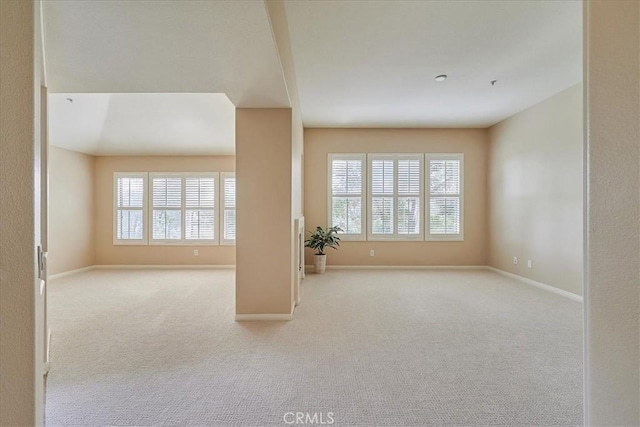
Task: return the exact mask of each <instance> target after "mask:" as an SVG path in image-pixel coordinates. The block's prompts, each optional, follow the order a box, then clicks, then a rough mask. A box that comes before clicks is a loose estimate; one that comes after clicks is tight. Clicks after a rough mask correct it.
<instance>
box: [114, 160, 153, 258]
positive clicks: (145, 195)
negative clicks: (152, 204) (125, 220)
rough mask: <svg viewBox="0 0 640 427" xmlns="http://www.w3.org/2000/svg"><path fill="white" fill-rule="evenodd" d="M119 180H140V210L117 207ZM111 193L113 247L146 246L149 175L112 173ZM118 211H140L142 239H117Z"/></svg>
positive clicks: (144, 173) (143, 173)
mask: <svg viewBox="0 0 640 427" xmlns="http://www.w3.org/2000/svg"><path fill="white" fill-rule="evenodd" d="M120 178H142V208H138V207H135V208H134V207H124V206H123V207H119V206H118V179H120ZM112 185H113V187H112V189H111V190H112V191H113V208H112V215H113V224H112V226H113V230H112V237H113V245H114V246H120V245H147V237H148V234H147V228H148V225H147V224H146V221H147V220H148V218H147V210H148V208H149V205H148V200H149V195H148V192H149V173H148V172H114V173H113V182H112ZM118 210H131V211H138V210H142V239H118V226H117V224H118V218H117V217H118Z"/></svg>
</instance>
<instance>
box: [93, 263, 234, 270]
mask: <svg viewBox="0 0 640 427" xmlns="http://www.w3.org/2000/svg"><path fill="white" fill-rule="evenodd" d="M93 268H95V269H96V270H235V268H236V266H235V265H215V264H192V265H127V264H122V265H116V264H102V265H94V266H93Z"/></svg>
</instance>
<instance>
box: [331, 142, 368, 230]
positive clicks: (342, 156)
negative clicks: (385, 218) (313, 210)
mask: <svg viewBox="0 0 640 427" xmlns="http://www.w3.org/2000/svg"><path fill="white" fill-rule="evenodd" d="M334 160H346V161H349V160H359V161H360V162H361V164H362V187H361V191H360V195H359V196H358V195H354V194H347V193H345V194H342V193H336V194H334V193H333V161H334ZM367 188H368V186H367V155H366V154H364V153H329V155H328V156H327V224H328V225H329V227H333V198H334V197H360V218H361V220H360V221H361V223H360V233H358V234H355V233H346V232H343V233H339V234H338V236H339V237H340V240H344V241H350V242H365V241H367V222H368V221H367V211H368V210H367V200H368V197H367Z"/></svg>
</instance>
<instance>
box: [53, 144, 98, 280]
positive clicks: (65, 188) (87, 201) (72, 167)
mask: <svg viewBox="0 0 640 427" xmlns="http://www.w3.org/2000/svg"><path fill="white" fill-rule="evenodd" d="M95 163H96V162H95V157H93V156H89V155H87V154H82V153H78V152H76V151H69V150H65V149H63V148H59V147H53V146H51V147H50V148H49V274H57V273H62V272H65V271H70V270H76V269H78V268H82V267H89V266H91V265H93V264H94V263H95V217H94V210H95V198H94V192H93V190H94V185H95V171H96V168H95V166H96V164H95Z"/></svg>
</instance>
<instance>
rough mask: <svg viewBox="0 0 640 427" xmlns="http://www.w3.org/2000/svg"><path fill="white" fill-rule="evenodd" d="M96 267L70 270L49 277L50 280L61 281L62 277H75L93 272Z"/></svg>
mask: <svg viewBox="0 0 640 427" xmlns="http://www.w3.org/2000/svg"><path fill="white" fill-rule="evenodd" d="M94 268H95V265H90V266H88V267H82V268H78V269H75V270H69V271H65V272H62V273H57V274H51V275H50V276H49V280H54V279H60V278H61V277H67V276H73V275H74V274H78V273H82V272H83V271H89V270H93V269H94Z"/></svg>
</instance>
